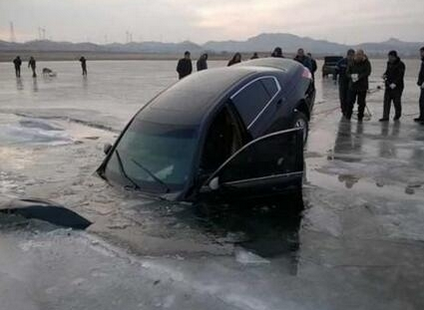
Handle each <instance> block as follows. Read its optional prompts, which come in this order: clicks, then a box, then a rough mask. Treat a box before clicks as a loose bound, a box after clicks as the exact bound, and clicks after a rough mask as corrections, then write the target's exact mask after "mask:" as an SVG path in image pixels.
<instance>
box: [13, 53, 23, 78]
mask: <svg viewBox="0 0 424 310" xmlns="http://www.w3.org/2000/svg"><path fill="white" fill-rule="evenodd" d="M13 64H14V65H15V74H16V77H17V78H20V77H21V65H22V60H21V57H19V56H17V57H16V58H15V59H13Z"/></svg>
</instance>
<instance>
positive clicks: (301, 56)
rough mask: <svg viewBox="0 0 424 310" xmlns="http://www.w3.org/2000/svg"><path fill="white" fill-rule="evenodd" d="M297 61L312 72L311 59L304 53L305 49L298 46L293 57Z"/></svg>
mask: <svg viewBox="0 0 424 310" xmlns="http://www.w3.org/2000/svg"><path fill="white" fill-rule="evenodd" d="M293 60H295V61H297V62H300V63H301V64H302V65H303V66H305V67H306V68H308V69H309V71H310V72H311V73H312V62H311V59H310V58H309V57H308V56H306V55H305V50H304V49H303V48H299V49H298V50H297V55H296V57H295V58H294V59H293Z"/></svg>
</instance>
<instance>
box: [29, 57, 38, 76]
mask: <svg viewBox="0 0 424 310" xmlns="http://www.w3.org/2000/svg"><path fill="white" fill-rule="evenodd" d="M29 67H31V70H32V77H37V73H36V72H35V68H36V67H37V64H36V61H35V58H34V57H32V56H31V57H30V58H29V61H28V68H29Z"/></svg>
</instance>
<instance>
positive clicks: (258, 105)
mask: <svg viewBox="0 0 424 310" xmlns="http://www.w3.org/2000/svg"><path fill="white" fill-rule="evenodd" d="M231 99H232V102H233V103H234V105H235V107H236V108H237V110H238V112H239V113H240V116H241V118H242V119H243V121H244V123H245V125H246V127H248V126H249V125H250V124H251V123H252V121H253V120H254V119H255V118H256V117H257V115H258V114H259V113H260V112H261V111H262V110H263V109H264V108H265V106H266V104H267V103H268V102H269V100H270V99H271V97H270V95H269V94H268V92H267V90H266V89H265V87H264V85H263V84H262V82H261V81H260V80H258V81H255V82H253V83H251V84H249V85H248V86H247V87H245V88H244V89H243V90H242V91H240V92H239V93H237V94H236V95H235V96H233V97H232V98H231Z"/></svg>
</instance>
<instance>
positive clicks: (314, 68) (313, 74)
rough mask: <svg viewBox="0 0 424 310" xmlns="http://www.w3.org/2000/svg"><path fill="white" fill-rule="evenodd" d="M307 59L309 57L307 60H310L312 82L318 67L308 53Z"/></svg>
mask: <svg viewBox="0 0 424 310" xmlns="http://www.w3.org/2000/svg"><path fill="white" fill-rule="evenodd" d="M308 57H309V59H310V60H311V67H312V71H311V73H312V78H313V79H314V81H315V72H317V70H318V65H317V61H316V60H315V59H314V58H313V57H312V54H311V53H308Z"/></svg>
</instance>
